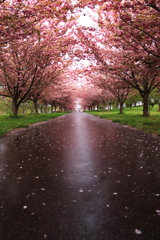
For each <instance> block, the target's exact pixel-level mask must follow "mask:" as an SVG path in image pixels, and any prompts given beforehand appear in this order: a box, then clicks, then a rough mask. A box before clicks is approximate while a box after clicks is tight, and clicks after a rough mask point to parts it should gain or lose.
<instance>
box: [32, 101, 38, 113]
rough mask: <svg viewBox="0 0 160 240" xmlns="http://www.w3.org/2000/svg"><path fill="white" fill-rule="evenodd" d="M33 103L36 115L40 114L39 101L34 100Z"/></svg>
mask: <svg viewBox="0 0 160 240" xmlns="http://www.w3.org/2000/svg"><path fill="white" fill-rule="evenodd" d="M33 103H34V110H35V113H38V104H37V100H34V101H33Z"/></svg>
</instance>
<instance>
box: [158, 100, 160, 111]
mask: <svg viewBox="0 0 160 240" xmlns="http://www.w3.org/2000/svg"><path fill="white" fill-rule="evenodd" d="M158 111H159V112H160V101H159V102H158Z"/></svg>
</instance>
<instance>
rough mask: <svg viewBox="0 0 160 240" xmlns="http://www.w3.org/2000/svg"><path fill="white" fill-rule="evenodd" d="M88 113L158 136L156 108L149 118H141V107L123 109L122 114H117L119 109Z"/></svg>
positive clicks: (159, 122) (159, 125)
mask: <svg viewBox="0 0 160 240" xmlns="http://www.w3.org/2000/svg"><path fill="white" fill-rule="evenodd" d="M89 113H91V114H93V115H95V116H99V117H101V118H107V119H109V120H112V122H117V123H119V124H123V125H128V126H130V127H134V128H137V129H139V130H142V131H144V132H149V133H152V134H156V135H159V136H160V112H158V106H154V108H153V109H152V110H151V111H150V116H149V117H143V116H142V107H132V109H129V108H124V113H123V114H119V109H112V110H111V111H110V112H108V111H105V112H104V111H103V112H102V111H98V112H95V111H93V112H89Z"/></svg>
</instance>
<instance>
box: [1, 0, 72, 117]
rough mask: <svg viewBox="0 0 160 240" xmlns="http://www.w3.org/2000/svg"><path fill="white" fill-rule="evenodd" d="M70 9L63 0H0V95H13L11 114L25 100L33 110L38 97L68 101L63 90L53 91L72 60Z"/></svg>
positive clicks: (54, 100)
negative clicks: (31, 103)
mask: <svg viewBox="0 0 160 240" xmlns="http://www.w3.org/2000/svg"><path fill="white" fill-rule="evenodd" d="M71 11H72V5H71V3H70V1H68V0H67V1H41V0H40V1H34V0H33V1H27V0H26V1H19V0H13V1H7V0H6V1H1V2H0V14H1V19H0V95H1V96H3V97H9V98H11V99H12V109H13V114H14V115H17V114H18V109H19V106H20V105H21V104H22V103H24V102H26V101H27V100H32V101H33V102H34V105H35V110H36V111H37V101H38V100H41V101H43V102H44V103H50V104H51V103H53V102H58V101H59V102H60V103H59V105H61V106H62V105H63V107H64V108H66V107H67V106H66V104H67V100H68V102H70V101H71V100H69V99H70V98H69V96H68V95H69V93H67V89H65V94H64V91H63V93H62V91H61V92H60V91H59V92H57V93H56V94H55V92H54V91H55V87H54V86H55V85H56V84H59V85H60V83H61V84H63V81H62V76H63V73H64V71H65V70H66V69H67V68H68V66H69V65H70V64H71V58H69V57H67V54H68V53H69V52H70V49H71V47H72V45H73V44H75V40H74V38H73V36H71V35H72V34H71V32H72V26H73V20H72V16H71V15H70V14H69V13H71ZM64 87H65V86H64V85H63V88H64ZM61 88H62V87H61ZM51 90H52V91H53V92H51ZM60 93H61V94H60ZM64 95H65V96H64ZM58 98H59V100H58ZM64 99H65V100H64ZM63 102H64V104H63Z"/></svg>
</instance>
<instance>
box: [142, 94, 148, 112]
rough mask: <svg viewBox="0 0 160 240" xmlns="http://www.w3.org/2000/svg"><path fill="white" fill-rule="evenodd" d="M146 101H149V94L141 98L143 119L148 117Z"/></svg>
mask: <svg viewBox="0 0 160 240" xmlns="http://www.w3.org/2000/svg"><path fill="white" fill-rule="evenodd" d="M148 99H149V94H148V93H146V94H145V95H144V96H143V116H144V117H148V116H149V107H148Z"/></svg>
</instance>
